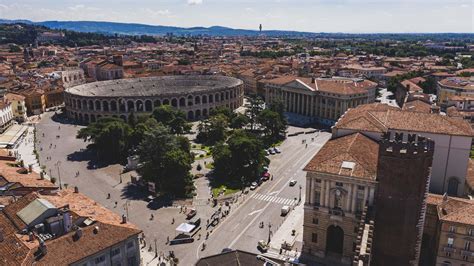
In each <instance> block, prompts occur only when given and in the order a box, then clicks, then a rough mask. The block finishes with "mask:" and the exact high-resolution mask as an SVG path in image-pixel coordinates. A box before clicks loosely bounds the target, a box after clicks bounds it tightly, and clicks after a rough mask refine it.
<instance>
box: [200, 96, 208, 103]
mask: <svg viewBox="0 0 474 266" xmlns="http://www.w3.org/2000/svg"><path fill="white" fill-rule="evenodd" d="M201 98H202V99H201V101H202V103H207V95H203V96H202V97H201Z"/></svg>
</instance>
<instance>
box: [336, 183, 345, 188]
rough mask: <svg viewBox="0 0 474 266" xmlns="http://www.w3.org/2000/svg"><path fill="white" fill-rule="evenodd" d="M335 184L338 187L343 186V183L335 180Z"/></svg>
mask: <svg viewBox="0 0 474 266" xmlns="http://www.w3.org/2000/svg"><path fill="white" fill-rule="evenodd" d="M336 186H338V187H343V186H344V184H343V183H341V182H336Z"/></svg>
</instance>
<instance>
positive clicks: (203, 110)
mask: <svg viewBox="0 0 474 266" xmlns="http://www.w3.org/2000/svg"><path fill="white" fill-rule="evenodd" d="M202 116H203V117H207V116H208V113H207V109H202Z"/></svg>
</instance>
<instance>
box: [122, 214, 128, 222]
mask: <svg viewBox="0 0 474 266" xmlns="http://www.w3.org/2000/svg"><path fill="white" fill-rule="evenodd" d="M122 223H123V224H126V223H127V217H126V216H125V214H122Z"/></svg>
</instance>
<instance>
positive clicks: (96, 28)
mask: <svg viewBox="0 0 474 266" xmlns="http://www.w3.org/2000/svg"><path fill="white" fill-rule="evenodd" d="M0 23H2V24H12V23H25V24H35V25H41V26H46V27H48V28H51V29H56V30H60V29H63V30H72V31H79V32H96V33H108V34H126V35H166V34H167V33H172V34H174V35H209V36H244V35H245V36H257V35H259V34H260V32H259V31H258V30H245V29H232V28H227V27H222V26H212V27H190V28H183V27H174V26H160V25H147V24H140V23H121V22H103V21H41V22H33V21H29V20H7V19H0ZM262 33H264V34H265V35H267V36H308V35H314V34H315V33H310V32H299V31H280V30H267V31H262Z"/></svg>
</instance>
